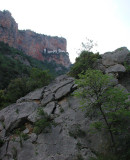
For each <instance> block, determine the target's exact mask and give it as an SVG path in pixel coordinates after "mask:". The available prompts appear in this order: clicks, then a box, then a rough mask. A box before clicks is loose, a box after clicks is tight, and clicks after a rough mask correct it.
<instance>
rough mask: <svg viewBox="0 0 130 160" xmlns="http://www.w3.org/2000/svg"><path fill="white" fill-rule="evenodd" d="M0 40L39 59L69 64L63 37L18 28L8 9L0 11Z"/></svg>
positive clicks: (66, 65)
mask: <svg viewBox="0 0 130 160" xmlns="http://www.w3.org/2000/svg"><path fill="white" fill-rule="evenodd" d="M0 41H3V42H5V43H8V44H9V45H10V46H11V47H14V48H17V49H19V50H22V51H23V52H25V53H26V54H27V55H29V56H32V57H34V58H36V59H38V60H41V61H44V60H47V61H55V62H56V63H58V64H62V65H63V66H65V67H69V66H70V64H71V63H70V60H69V56H68V53H67V52H66V45H67V42H66V39H65V38H59V37H51V36H46V35H43V34H37V33H35V32H33V31H30V30H18V24H17V23H16V22H15V20H14V18H13V17H12V16H11V13H10V12H9V11H3V12H1V11H0ZM48 52H49V53H50V52H51V54H49V53H48ZM44 53H46V54H44ZM48 54H49V55H48ZM48 56H49V57H48Z"/></svg>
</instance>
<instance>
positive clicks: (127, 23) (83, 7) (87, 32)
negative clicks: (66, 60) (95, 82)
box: [0, 0, 130, 62]
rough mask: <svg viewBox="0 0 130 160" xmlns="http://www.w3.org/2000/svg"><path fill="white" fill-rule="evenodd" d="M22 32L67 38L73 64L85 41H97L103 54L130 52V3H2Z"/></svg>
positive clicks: (23, 0) (55, 0)
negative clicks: (120, 51)
mask: <svg viewBox="0 0 130 160" xmlns="http://www.w3.org/2000/svg"><path fill="white" fill-rule="evenodd" d="M0 10H9V11H10V12H11V13H12V16H13V17H14V19H15V20H16V22H17V23H18V26H19V29H31V30H33V31H35V32H37V33H41V34H46V35H51V36H59V37H65V38H66V39H67V50H68V52H69V54H70V59H71V61H72V62H74V60H75V57H76V56H77V53H76V52H77V51H78V49H80V47H81V43H82V42H85V38H86V37H87V38H89V39H92V40H94V41H95V42H97V44H98V47H97V50H98V51H99V52H100V53H104V52H107V51H113V50H115V49H117V48H119V47H122V46H126V47H127V48H128V49H130V0H3V1H2V0H1V2H0Z"/></svg>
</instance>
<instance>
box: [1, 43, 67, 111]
mask: <svg viewBox="0 0 130 160" xmlns="http://www.w3.org/2000/svg"><path fill="white" fill-rule="evenodd" d="M58 68H59V70H58V72H57V71H56V69H58ZM65 72H67V69H66V68H65V67H64V66H62V65H58V64H56V63H55V62H50V63H49V62H47V61H45V62H41V61H38V60H36V59H34V58H32V57H30V56H27V55H26V54H24V53H23V52H22V51H19V50H17V49H15V48H13V47H9V45H8V44H6V43H4V42H0V109H2V108H4V107H6V106H7V105H9V104H11V103H14V102H16V100H17V99H18V98H20V97H22V96H25V95H26V94H27V93H29V92H30V91H33V90H34V89H36V88H40V87H43V86H45V85H48V84H49V83H50V81H51V80H53V79H54V78H55V77H56V76H58V75H61V74H64V73H65Z"/></svg>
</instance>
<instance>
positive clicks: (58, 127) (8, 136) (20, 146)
mask: <svg viewBox="0 0 130 160" xmlns="http://www.w3.org/2000/svg"><path fill="white" fill-rule="evenodd" d="M129 57H130V52H129V51H128V50H127V48H121V49H117V50H116V51H114V52H109V53H105V54H104V55H102V59H100V60H99V61H98V62H97V68H98V69H100V70H102V71H103V72H105V73H109V74H114V76H115V79H114V81H115V86H118V87H120V88H122V89H124V90H125V92H130V88H129V87H130V75H129V74H127V71H126V67H125V66H124V62H126V61H127V63H130V58H129ZM76 89H77V86H76V85H75V83H74V78H72V77H68V76H67V75H63V76H60V77H58V78H57V79H56V80H55V81H54V82H53V83H51V84H50V85H48V86H46V87H43V88H41V89H37V90H35V91H33V92H31V93H29V94H28V95H26V96H25V97H22V98H20V99H18V100H17V102H16V103H15V104H12V105H10V106H8V107H6V108H5V109H3V110H1V111H0V139H1V141H2V142H3V143H2V142H1V148H0V159H1V160H25V159H27V160H36V159H37V160H43V159H44V160H61V159H62V160H81V159H84V160H89V157H90V156H94V153H95V151H100V150H101V149H102V150H103V148H105V144H106V143H107V139H106V138H105V136H106V135H101V134H99V133H97V134H92V133H91V132H89V129H90V128H89V126H90V124H91V123H92V121H91V119H89V118H88V117H87V116H86V115H85V112H83V111H82V110H81V109H80V108H79V106H80V104H79V99H77V98H75V97H74V96H73V95H72V93H73V92H74V91H75V90H76ZM43 113H44V114H43ZM43 117H44V119H45V118H46V120H47V125H46V127H45V128H44V130H42V128H37V130H36V122H38V121H39V120H42V118H43ZM39 130H40V132H39ZM36 131H37V132H36ZM41 131H42V132H41ZM103 146H104V147H103Z"/></svg>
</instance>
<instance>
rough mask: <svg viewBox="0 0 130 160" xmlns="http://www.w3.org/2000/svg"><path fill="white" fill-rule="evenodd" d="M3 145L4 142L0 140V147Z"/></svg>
mask: <svg viewBox="0 0 130 160" xmlns="http://www.w3.org/2000/svg"><path fill="white" fill-rule="evenodd" d="M3 144H4V141H3V140H2V139H1V138H0V147H2V145H3Z"/></svg>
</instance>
